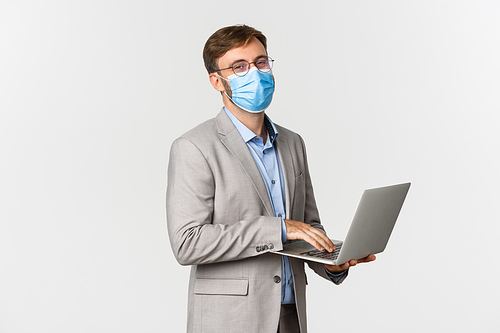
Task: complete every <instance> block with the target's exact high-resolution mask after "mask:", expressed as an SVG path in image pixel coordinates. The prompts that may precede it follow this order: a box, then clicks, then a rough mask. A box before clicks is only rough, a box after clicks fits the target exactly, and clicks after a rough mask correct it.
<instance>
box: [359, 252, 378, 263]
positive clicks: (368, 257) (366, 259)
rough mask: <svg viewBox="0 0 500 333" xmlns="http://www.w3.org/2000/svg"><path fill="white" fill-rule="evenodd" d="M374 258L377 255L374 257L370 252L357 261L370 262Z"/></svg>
mask: <svg viewBox="0 0 500 333" xmlns="http://www.w3.org/2000/svg"><path fill="white" fill-rule="evenodd" d="M375 259H377V257H375V255H373V254H370V255H369V256H366V257H364V258H362V259H358V263H360V262H370V261H374V260H375Z"/></svg>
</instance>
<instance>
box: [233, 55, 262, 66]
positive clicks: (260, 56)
mask: <svg viewBox="0 0 500 333" xmlns="http://www.w3.org/2000/svg"><path fill="white" fill-rule="evenodd" d="M267 56H268V55H267V54H264V55H259V56H256V57H255V58H254V61H255V60H257V59H259V58H262V57H267ZM238 61H247V60H246V59H238V60H235V61H233V62H232V63H231V65H233V64H234V63H237V62H238Z"/></svg>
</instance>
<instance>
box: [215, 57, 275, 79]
mask: <svg viewBox="0 0 500 333" xmlns="http://www.w3.org/2000/svg"><path fill="white" fill-rule="evenodd" d="M261 58H267V61H268V62H269V70H266V71H264V70H261V69H260V68H259V67H257V65H255V67H256V68H257V70H258V71H259V72H261V73H269V72H270V71H271V70H272V69H273V63H274V59H273V58H271V57H270V56H262V57H259V58H258V59H257V61H259V59H261ZM242 61H243V62H246V63H247V64H248V70H247V71H246V72H245V74H241V73H236V72H235V71H234V64H235V63H237V62H242ZM257 61H252V62H248V61H246V60H237V61H235V62H234V63H233V64H232V65H231V66H230V67H226V68H219V69H218V70H217V71H223V70H226V69H232V70H233V73H234V75H236V76H245V75H247V74H248V72H249V71H250V65H251V64H255V63H256V62H257Z"/></svg>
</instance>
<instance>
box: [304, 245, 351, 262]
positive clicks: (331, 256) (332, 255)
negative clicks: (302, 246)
mask: <svg viewBox="0 0 500 333" xmlns="http://www.w3.org/2000/svg"><path fill="white" fill-rule="evenodd" d="M341 248H342V243H339V244H335V251H333V252H328V251H326V250H323V251H318V250H316V249H314V250H310V251H306V252H302V253H301V255H305V256H310V257H316V258H325V259H331V260H335V259H337V257H338V256H339V253H340V249H341Z"/></svg>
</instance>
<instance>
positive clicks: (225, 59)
mask: <svg viewBox="0 0 500 333" xmlns="http://www.w3.org/2000/svg"><path fill="white" fill-rule="evenodd" d="M265 55H267V54H266V49H265V48H264V45H262V43H261V42H260V41H259V40H258V39H257V38H255V37H252V39H250V40H249V41H248V43H247V44H246V45H243V46H240V47H235V48H234V49H231V50H229V51H227V52H226V54H224V55H223V56H222V57H220V58H219V66H220V67H222V68H224V67H228V66H231V65H232V64H233V63H234V62H235V61H238V60H246V61H248V62H252V61H254V60H255V59H257V58H258V57H260V56H265Z"/></svg>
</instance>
